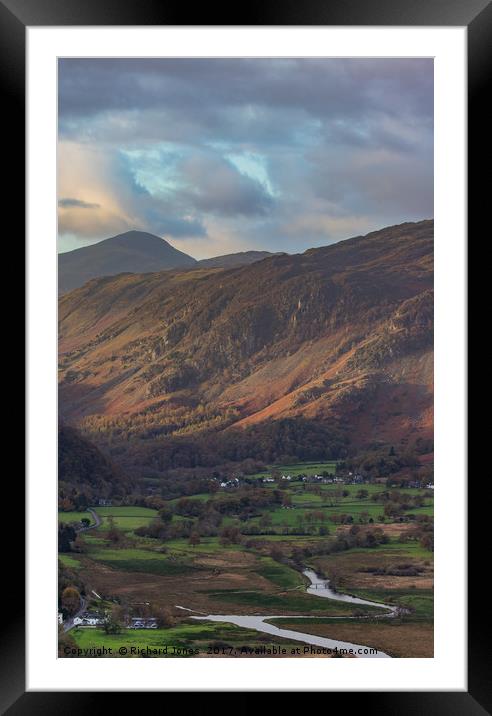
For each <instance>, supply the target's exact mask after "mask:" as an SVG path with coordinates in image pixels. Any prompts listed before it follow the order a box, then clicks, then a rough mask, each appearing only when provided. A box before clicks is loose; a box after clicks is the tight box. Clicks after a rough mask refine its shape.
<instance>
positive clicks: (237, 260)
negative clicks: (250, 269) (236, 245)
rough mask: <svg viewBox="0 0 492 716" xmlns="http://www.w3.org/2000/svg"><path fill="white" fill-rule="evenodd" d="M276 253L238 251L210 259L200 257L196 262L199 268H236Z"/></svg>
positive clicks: (276, 254)
mask: <svg viewBox="0 0 492 716" xmlns="http://www.w3.org/2000/svg"><path fill="white" fill-rule="evenodd" d="M278 255H279V254H278V253H275V254H273V253H270V251H239V252H238V253H237V254H225V255H224V256H214V257H213V258H211V259H201V260H200V261H198V262H197V263H198V266H200V267H201V268H236V267H237V266H246V265H248V264H253V263H255V262H256V261H262V260H263V259H266V258H269V257H270V256H278Z"/></svg>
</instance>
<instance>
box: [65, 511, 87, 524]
mask: <svg viewBox="0 0 492 716" xmlns="http://www.w3.org/2000/svg"><path fill="white" fill-rule="evenodd" d="M82 519H87V520H90V523H91V524H93V523H94V519H93V517H92V515H91V513H90V512H59V513H58V522H66V523H69V522H80V520H82Z"/></svg>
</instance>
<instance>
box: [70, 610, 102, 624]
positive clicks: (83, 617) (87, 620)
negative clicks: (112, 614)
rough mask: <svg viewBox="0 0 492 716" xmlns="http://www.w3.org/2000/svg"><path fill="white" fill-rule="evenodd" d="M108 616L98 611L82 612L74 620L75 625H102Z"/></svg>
mask: <svg viewBox="0 0 492 716" xmlns="http://www.w3.org/2000/svg"><path fill="white" fill-rule="evenodd" d="M105 620H106V618H105V617H104V616H103V615H102V614H98V613H97V612H82V614H79V615H78V616H76V617H75V618H74V620H73V623H74V626H100V625H101V624H104V622H105Z"/></svg>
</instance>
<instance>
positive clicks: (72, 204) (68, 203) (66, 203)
mask: <svg viewBox="0 0 492 716" xmlns="http://www.w3.org/2000/svg"><path fill="white" fill-rule="evenodd" d="M58 206H59V207H60V208H61V209H100V208H101V205H100V204H95V203H91V202H88V201H82V199H72V198H63V199H59V200H58Z"/></svg>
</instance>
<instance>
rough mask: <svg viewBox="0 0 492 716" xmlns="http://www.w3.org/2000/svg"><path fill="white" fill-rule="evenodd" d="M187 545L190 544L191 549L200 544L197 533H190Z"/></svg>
mask: <svg viewBox="0 0 492 716" xmlns="http://www.w3.org/2000/svg"><path fill="white" fill-rule="evenodd" d="M188 542H189V544H191V545H192V546H193V547H195V546H196V545H198V544H200V535H199V534H198V532H192V533H191V534H190V539H189V540H188Z"/></svg>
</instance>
